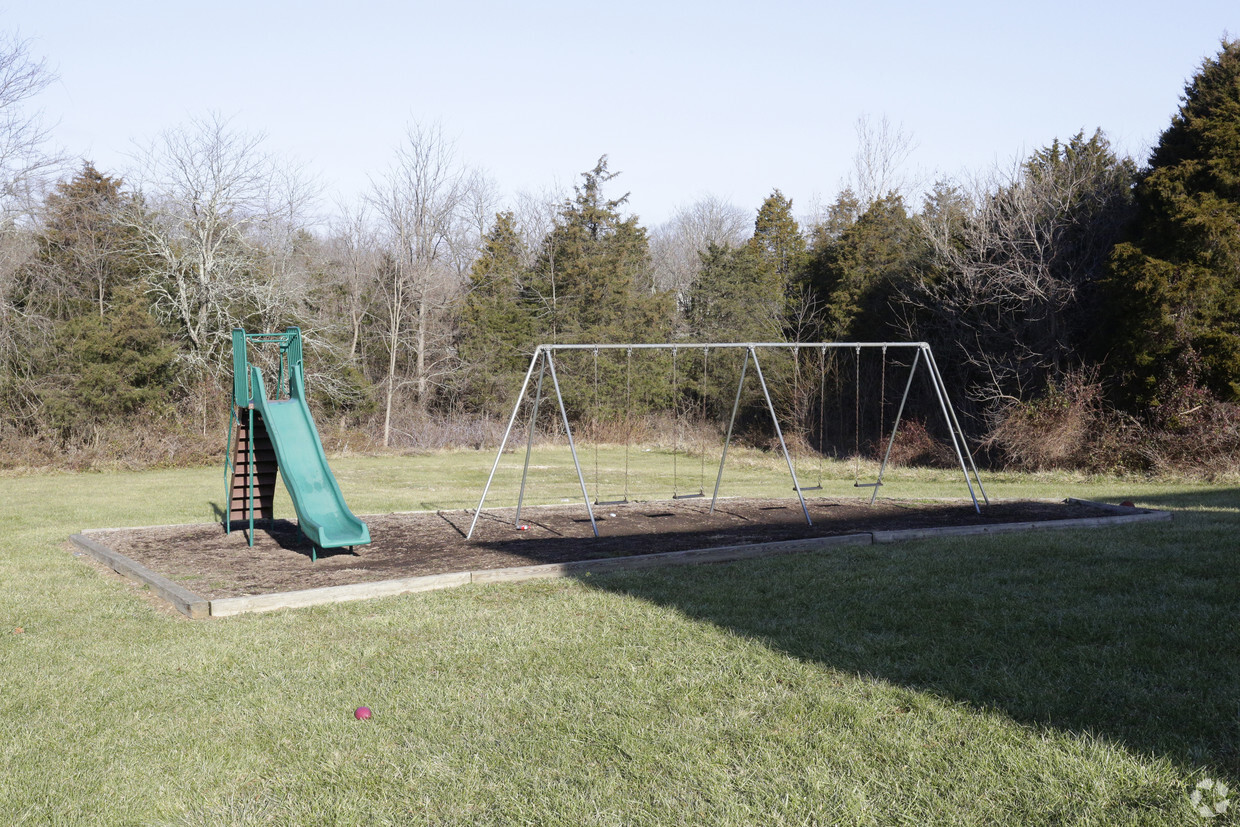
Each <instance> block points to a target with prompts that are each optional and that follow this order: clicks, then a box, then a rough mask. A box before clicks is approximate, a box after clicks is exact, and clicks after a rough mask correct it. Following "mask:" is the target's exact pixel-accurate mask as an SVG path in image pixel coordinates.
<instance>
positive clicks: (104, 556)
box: [69, 534, 211, 620]
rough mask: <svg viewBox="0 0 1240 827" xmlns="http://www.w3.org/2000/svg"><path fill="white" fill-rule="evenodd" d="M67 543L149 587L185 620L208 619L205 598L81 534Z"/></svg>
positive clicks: (209, 605)
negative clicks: (188, 618) (185, 618)
mask: <svg viewBox="0 0 1240 827" xmlns="http://www.w3.org/2000/svg"><path fill="white" fill-rule="evenodd" d="M69 541H70V542H71V543H73V545H75V546H77V547H78V548H80V549H82V551H84V552H86V553H87V554H89V555H90V556H91V557H94V558H95V559H96V560H98V561H99V562H101V563H103V564H104V565H105V566H107V567H109V568H110V569H112V570H113V571H115V572H116V573H117V574H122V575H124V576H125V577H128V578H129V579H130V580H136V581H138V582H140V583H145V584H146V585H148V586H150V587H151V591H153V592H155V593H156V594H157V595H159V596H160V597H162V598H163V599H164V600H167V601H168V602H169V603H171V604H172V606H173V608H175V609H176V610H177V611H179V612H180V613H181V614H183V615H185V616H186V617H191V618H194V619H195V620H198V619H201V618H204V617H208V616H209V615H210V613H211V603H210V601H208V600H207V599H206V598H205V597H199V596H198V595H196V594H194V593H193V592H191V591H190V590H189V589H187V588H185V587H184V586H181V585H178V584H177V583H174V582H173V581H171V580H169V579H168V578H167V577H164V576H163V575H162V574H156V573H155V572H153V571H151V570H150V569H148V568H147V567H146V566H144V565H142V564H141V563H138V562H136V561H134V560H131V559H130V558H128V557H126V556H125V555H123V554H121V553H119V552H116V551H113V550H112V549H110V548H108V547H107V546H105V545H103V544H102V543H98V542H96V541H94V540H92V539H91V538H89V537H86V536H84V535H82V534H74V535H73V536H71V537H70V538H69Z"/></svg>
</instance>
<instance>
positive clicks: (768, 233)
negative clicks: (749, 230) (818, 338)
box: [748, 189, 807, 317]
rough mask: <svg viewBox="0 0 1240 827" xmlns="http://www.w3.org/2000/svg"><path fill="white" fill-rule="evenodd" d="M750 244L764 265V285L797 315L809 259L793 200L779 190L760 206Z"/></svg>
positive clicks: (758, 259) (792, 314)
mask: <svg viewBox="0 0 1240 827" xmlns="http://www.w3.org/2000/svg"><path fill="white" fill-rule="evenodd" d="M748 247H749V250H750V252H751V253H752V254H753V255H754V256H755V258H756V259H757V261H758V264H759V266H760V267H761V270H762V277H761V278H762V282H763V283H764V285H766V286H767V288H768V289H770V290H771V291H772V293H773V295H775V296H778V297H779V298H780V300H781V301H782V302H783V304H784V312H785V313H786V314H788V315H789V317H792V316H795V315H796V314H797V312H798V310H799V308H797V307H795V306H794V305H795V304H796V302H797V299H798V298H799V296H800V295H801V293H800V291H799V290H798V288H799V287H800V283H801V279H802V276H803V274H804V269H805V265H806V262H807V254H806V246H805V237H804V236H803V235H801V228H800V226H799V225H798V224H797V221H796V219H795V218H793V216H792V200H791V199H789V198H787V197H785V196H784V194H783V193H782V192H780V191H779V190H778V189H776V190H775V191H773V192H772V193H771V194H770V195H768V196H767V197H766V200H765V201H763V202H762V206H761V207H759V208H758V216H757V218H756V219H755V220H754V226H753V236H752V237H750V239H749V242H748Z"/></svg>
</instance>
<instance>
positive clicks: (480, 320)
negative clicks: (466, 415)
mask: <svg viewBox="0 0 1240 827" xmlns="http://www.w3.org/2000/svg"><path fill="white" fill-rule="evenodd" d="M523 248H524V245H523V244H522V242H521V237H520V235H519V234H518V232H517V226H516V221H515V219H514V218H513V214H512V213H511V212H504V213H499V214H498V215H496V216H495V224H494V225H493V226H492V227H491V230H490V232H489V233H487V235H486V238H485V239H484V240H483V248H482V254H481V255H480V256H479V257H478V259H477V260H476V261H475V262H474V265H473V268H472V269H471V270H470V274H469V293H468V294H467V295H466V297H465V302H464V305H463V307H462V309H461V329H460V347H459V352H460V356H461V361H462V364H463V366H464V369H465V373H466V376H465V398H466V399H467V401H469V403H470V404H472V405H474V406H476V407H478V408H481V409H482V410H485V411H489V412H491V413H495V414H502V413H504V412H505V408H506V407H508V406H511V404H512V398H513V396H514V395H515V394H516V392H517V390H518V387H519V384H520V381H521V376H522V374H523V372H524V371H525V369H526V367H527V366H528V365H529V360H530V354H531V353H532V351H533V349H534V345H535V344H537V343H536V342H535V341H534V338H535V336H534V319H533V317H532V316H531V314H530V312H529V311H530V308H529V306H528V305H525V304H522V303H521V302H520V297H521V290H522V280H523V278H524V277H525V272H524V269H523V268H522V266H521V260H522V257H523V255H524V249H523Z"/></svg>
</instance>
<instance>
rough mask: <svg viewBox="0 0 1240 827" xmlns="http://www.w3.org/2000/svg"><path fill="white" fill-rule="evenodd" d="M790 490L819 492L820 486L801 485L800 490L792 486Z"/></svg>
mask: <svg viewBox="0 0 1240 827" xmlns="http://www.w3.org/2000/svg"><path fill="white" fill-rule="evenodd" d="M792 490H793V491H821V490H822V486H821V485H802V486H801V487H800V488H797V487H796V486H795V485H794V486H792Z"/></svg>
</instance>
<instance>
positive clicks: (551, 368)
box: [466, 342, 990, 539]
mask: <svg viewBox="0 0 1240 827" xmlns="http://www.w3.org/2000/svg"><path fill="white" fill-rule="evenodd" d="M794 348H795V349H796V350H797V351H798V352H799V350H801V349H807V350H814V349H818V350H821V352H822V353H823V354H824V355H825V354H826V352H827V351H828V350H845V351H847V350H852V351H854V353H855V354H856V357H857V359H858V364H860V357H861V351H862V350H869V349H881V350H882V352H883V356H884V371H885V369H886V367H885V366H886V361H885V360H886V354H887V352H888V350H912V351H913V352H914V355H913V364H912V366H911V367H910V368H909V373H908V380H907V381H906V382H905V384H904V393H903V395H902V396H901V397H900V406H899V409H898V410H897V413H896V417H895V421H894V423H893V424H892V426H891V434H890V436H888V437H887V438H886V442H887V447H886V449H885V450H884V452H883V459H882V463H881V465H880V466H879V470H878V478H877V480H875V481H874V482H871V483H861V482H854V486H855V487H858V488H871V489H873V490H872V493H871V494H870V504H871V505H873V504H874V501H875V498H876V497H877V496H878V489H879V488H880V487H881V486H882V485H883V474H884V473H885V472H886V470H887V464H888V461H889V460H890V458H891V448H892V445H893V444H894V443H895V438H896V432H897V431H898V430H899V428H900V421H901V419H902V417H903V415H904V407H905V403H906V402H907V401H908V396H909V391H910V390H911V389H912V387H913V377H914V376H916V374H917V368H918V367H919V366H924V369H925V372H926V376H927V378H928V379H929V382H930V385H931V387H932V388H933V390H934V394H935V397H936V398H937V400H938V403H939V409H940V412H941V413H942V415H943V421H944V424H945V425H946V426H947V431H948V433H949V435H950V436H951V442H952V448H953V449H954V450H955V454H956V459H957V461H958V462H959V464H960V471H961V473H962V474H963V475H964V482H965V485H966V486H967V487H968V489H969V497H970V498H971V499H972V500H973V508H974V509H975V510H976V511H977V512H978V513H981V504H980V503H979V502H978V495H979V494H980V495H981V498H982V502H984V503H985V504H987V505H989V504H990V498H989V497H988V496H987V495H986V490H985V488H983V487H982V481H981V477H980V476H978V473H977V464H976V463H975V462H974V459H973V453H972V451H970V450H969V446H968V442H967V440H966V439H965V435H964V430H963V429H962V428H961V427H960V420H959V419H958V418H957V416H956V410H955V408H954V407H953V406H952V404H951V399H950V397H949V396H948V393H947V385H946V384H945V383H944V381H943V375H942V373H941V372H940V371H939V366H938V363H937V362H936V361H935V359H934V352H933V351H932V350H931V349H930V345H929V344H928V343H926V342H661V343H656V344H638V343H625V344H567V345H560V344H543V345H539V346H538V347H536V348H535V349H534V354H533V356H532V357H531V358H530V366H529V368H528V369H527V370H526V372H525V379H524V381H523V382H522V383H521V390H520V392H519V393H518V394H517V400H516V403H515V404H514V405H513V407H512V415H511V416H509V418H508V427H507V428H506V429H505V430H504V438H503V439H502V440H501V441H500V444H499V450H498V451H496V453H495V462H494V463H492V465H491V473H490V474H489V475H488V476H487V482H486V486H484V487H483V489H482V497H481V498H480V499H479V500H478V507H477V508H476V509H475V510H474V517H473V521H472V522H471V523H470V524H469V532H468V533H467V534H466V539H470V538H472V537H473V534H474V529H475V528H476V527H477V524H478V517H479V516H480V515H481V514H482V509H483V506H484V505H485V504H486V499H487V494H488V493H489V492H490V490H491V483H492V481H493V480H494V479H495V472H496V470H497V469H498V468H499V463H500V459H501V458H502V457H503V455H504V449H505V448H507V447H508V440H509V437H511V435H512V430H513V426H514V425H515V424H516V421H517V414H518V413H520V410H521V405H522V404H523V403H524V401H525V397H526V392H527V391H528V390H529V387H530V380H531V379H533V377H534V369H535V368H538V379H537V382H536V384H535V391H534V401H533V408H532V410H531V414H530V422H529V428H528V431H527V441H526V446H525V464H524V467H523V468H522V470H521V488H520V491H519V492H518V494H517V512H516V516H515V520H516V523H517V524H520V522H521V508H522V506H523V505H524V500H525V485H526V480H527V479H528V476H529V469H530V453H531V451H532V450H533V446H534V429H535V423H536V422H537V420H538V409H539V406H540V405H541V403H542V398H543V380H544V379H545V378H546V377H547V376H548V375H549V376H550V377H551V385H552V388H553V389H554V392H555V400H556V404H557V406H558V408H559V413H560V419H561V422H562V424H563V426H564V433H565V434H566V436H567V438H568V449H569V451H570V452H571V453H572V457H573V466H574V468H575V469H576V471H577V481H578V482H579V483H580V485H581V498H582V502H583V503H584V504H585V507H586V512H587V513H588V514H589V517H590V528H591V530H592V531H593V532H594V536H595V537H597V536H598V524H597V523H596V522H595V519H594V508H593V506H592V505H591V502H590V494H589V491H588V489H587V487H586V480H585V474H584V473H583V472H582V470H581V461H580V459H579V457H578V455H577V446H576V443H575V442H574V440H573V429H572V425H571V424H570V423H569V421H568V412H567V410H566V409H565V407H564V397H563V395H562V394H561V392H560V380H559V377H558V376H557V375H556V370H555V354H556V353H559V352H562V351H574V350H575V351H593V352H594V353H595V354H596V356H597V353H598V352H599V351H601V350H624V351H628V353H629V354H630V355H631V354H632V352H633V351H635V350H670V351H672V353H673V357H674V356H675V353H676V352H677V351H679V350H699V349H702V350H704V351H707V352H709V351H710V350H742V351H744V354H745V355H744V360H743V362H742V363H741V370H740V378H739V380H738V381H737V383H736V401H735V402H734V403H733V404H732V416H731V418H730V419H729V421H728V429H727V436H726V437H724V441H723V450H722V452H721V455H720V458H719V472H718V474H717V475H716V476H715V488H714V493H713V495H712V497H711V501H710V512H711V513H713V512H714V510H715V503H716V501H717V500H718V499H719V486H720V484H721V483H722V482H723V469H724V466H725V464H726V463H727V459H728V445H729V444H730V443H731V441H732V429H733V427H734V426H735V424H736V415H737V412H738V411H739V409H740V403H741V395H742V392H743V391H744V387H745V379H746V375H747V373H748V370H749V363H750V362H752V363H753V367H754V375H755V376H756V377H757V380H758V385H759V387H760V388H761V390H762V396H763V399H764V400H765V402H766V409H767V411H768V412H769V414H770V416H771V424H772V425H773V426H774V428H775V436H776V437H777V439H778V440H779V447H780V450H781V451H782V452H783V456H784V460H785V462H786V463H787V465H788V473H789V475H790V476H791V477H792V485H793V489H794V490H795V491H796V495H797V499H798V500H799V501H800V504H801V512H802V513H803V514H804V515H805V522H806V523H807V524H809V525H813V524H814V523H813V520H812V519H811V518H810V515H809V508H808V507H807V506H806V504H805V495H804V491H805V490H808V489H806V487H805V486H802V485H801V483H800V480H799V479H798V477H797V472H796V468H795V465H794V463H793V460H792V456H791V454H790V452H789V450H788V445H787V442H786V441H785V440H784V434H783V430H782V428H781V427H780V424H779V417H778V416H777V415H776V413H775V405H774V403H772V401H771V394H770V391H769V390H768V388H767V384H766V378H765V377H764V376H763V374H762V364H761V362H760V361H759V359H758V351H759V350H773V349H778V350H791V349H794ZM824 381H825V380H824ZM857 381H858V382H859V381H860V378H859V377H858V379H857ZM884 381H885V380H884ZM881 404H882V402H881V400H880V405H881ZM855 427H860V423H856V425H855Z"/></svg>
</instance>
